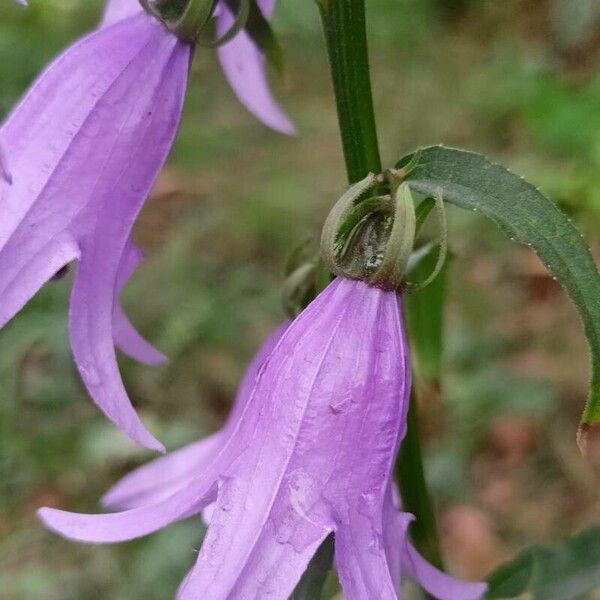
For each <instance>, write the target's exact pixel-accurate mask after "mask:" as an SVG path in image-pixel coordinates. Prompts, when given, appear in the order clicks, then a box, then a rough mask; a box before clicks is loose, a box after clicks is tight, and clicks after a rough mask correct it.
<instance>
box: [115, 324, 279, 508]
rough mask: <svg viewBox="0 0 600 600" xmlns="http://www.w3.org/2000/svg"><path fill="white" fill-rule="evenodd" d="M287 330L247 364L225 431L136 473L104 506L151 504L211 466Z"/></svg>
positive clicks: (132, 506) (273, 336) (117, 489)
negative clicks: (259, 375)
mask: <svg viewBox="0 0 600 600" xmlns="http://www.w3.org/2000/svg"><path fill="white" fill-rule="evenodd" d="M288 326H289V322H285V323H283V324H282V325H280V326H279V327H278V328H277V329H276V330H275V331H274V332H273V333H272V334H271V335H270V336H269V337H268V339H267V340H266V341H265V342H264V344H263V345H262V346H261V348H260V349H259V350H258V352H257V353H256V354H255V356H254V358H253V359H252V361H251V362H250V365H249V366H248V369H247V370H246V373H245V375H244V378H243V379H242V383H241V385H240V387H239V389H238V393H237V395H236V400H235V403H234V406H233V410H232V411H231V414H230V416H229V419H228V423H227V425H226V427H225V429H224V430H222V431H220V432H219V433H217V434H215V435H212V436H210V437H208V438H206V439H204V440H200V441H199V442H196V443H194V444H190V445H189V446H186V447H185V448H182V449H181V450H178V451H176V452H173V453H170V454H169V455H168V456H164V457H161V458H158V459H156V460H154V461H152V462H151V463H149V464H147V465H144V466H143V467H140V468H139V469H136V470H135V471H133V472H132V473H130V474H129V475H127V476H126V477H124V478H123V479H122V480H121V481H120V482H119V483H117V485H116V486H114V487H113V488H112V489H111V490H110V491H109V492H108V493H107V494H106V496H105V497H104V498H103V503H104V505H105V506H107V507H109V508H113V509H116V508H118V509H126V508H127V509H128V508H135V507H137V506H142V505H145V504H152V503H154V502H157V501H158V500H162V499H163V498H164V497H165V496H168V495H169V494H171V493H172V492H173V491H175V490H177V489H179V488H181V487H182V486H184V485H185V484H186V483H187V482H188V480H189V479H190V478H192V477H193V476H194V475H196V474H197V473H201V472H203V471H204V470H205V469H206V467H207V465H210V464H211V463H212V462H213V460H214V457H215V456H216V454H217V453H218V451H219V450H220V448H221V446H222V444H223V443H224V441H225V440H226V439H227V432H228V431H229V430H230V429H231V427H233V426H235V424H236V423H237V421H238V420H239V417H240V415H241V413H242V412H243V410H244V408H245V406H246V403H247V401H248V399H249V397H250V394H251V393H252V388H253V387H254V384H255V382H256V378H257V376H258V373H259V371H260V369H261V368H262V367H263V365H264V363H265V361H266V360H267V358H268V356H269V354H270V353H271V351H272V350H273V348H274V347H275V346H276V345H277V342H278V341H279V339H280V338H281V336H282V335H283V333H284V332H285V330H286V329H287V327H288Z"/></svg>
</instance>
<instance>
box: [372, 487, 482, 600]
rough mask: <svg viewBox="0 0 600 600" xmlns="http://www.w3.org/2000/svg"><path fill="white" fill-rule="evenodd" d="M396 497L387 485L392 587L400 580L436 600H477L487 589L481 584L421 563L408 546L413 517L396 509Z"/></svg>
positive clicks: (387, 540)
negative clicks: (416, 587)
mask: <svg viewBox="0 0 600 600" xmlns="http://www.w3.org/2000/svg"><path fill="white" fill-rule="evenodd" d="M399 506H400V496H399V494H398V490H397V488H396V486H395V484H394V483H390V486H389V489H388V496H387V498H386V503H385V507H384V542H385V547H386V553H387V556H388V561H389V564H390V569H391V572H392V579H393V580H394V583H395V586H396V588H397V587H398V585H399V582H400V580H401V577H404V576H407V577H409V578H410V579H412V580H414V581H415V582H416V583H418V584H419V585H420V586H421V587H422V588H423V589H424V590H426V591H427V592H428V593H429V594H431V596H433V597H434V598H437V600H479V599H480V598H482V597H483V596H484V594H485V592H486V590H487V586H486V584H485V583H470V582H466V581H461V580H460V579H456V578H454V577H451V576H450V575H446V573H443V572H442V571H439V570H438V569H436V568H435V567H433V566H432V565H431V564H430V563H429V562H427V560H425V559H424V558H423V557H422V556H421V555H420V554H419V553H418V552H417V550H416V549H415V548H414V546H413V545H412V544H411V543H410V541H409V537H408V531H407V529H408V525H409V524H410V522H411V521H412V520H414V516H413V515H411V514H409V513H405V512H401V511H400V510H399Z"/></svg>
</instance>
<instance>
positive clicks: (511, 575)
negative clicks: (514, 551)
mask: <svg viewBox="0 0 600 600" xmlns="http://www.w3.org/2000/svg"><path fill="white" fill-rule="evenodd" d="M488 583H489V590H488V593H487V596H486V598H487V599H489V600H500V599H502V600H506V599H510V598H531V599H532V600H575V599H576V598H581V597H583V596H585V595H586V594H588V593H590V592H592V591H595V590H597V589H598V588H600V527H592V528H590V529H587V530H586V531H583V532H581V533H579V534H577V535H576V536H574V537H572V538H570V539H567V540H564V541H562V542H560V543H558V544H553V545H552V546H532V547H530V548H527V549H525V550H523V552H521V553H520V554H519V555H518V556H517V557H516V558H515V559H514V560H513V561H511V562H510V563H507V564H505V565H502V566H501V567H499V568H498V569H496V571H494V572H493V573H492V574H491V575H490V577H489V578H488Z"/></svg>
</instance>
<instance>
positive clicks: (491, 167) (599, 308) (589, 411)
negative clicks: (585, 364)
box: [397, 146, 600, 428]
mask: <svg viewBox="0 0 600 600" xmlns="http://www.w3.org/2000/svg"><path fill="white" fill-rule="evenodd" d="M411 156H412V155H409V156H405V157H404V158H403V159H401V160H400V162H399V163H398V165H397V166H398V167H402V166H403V165H406V164H408V163H409V161H410V159H411ZM406 181H407V182H408V183H409V185H410V187H411V189H412V190H415V191H417V192H420V193H422V194H425V195H426V196H434V195H435V194H441V195H442V197H443V199H444V200H445V201H447V202H451V203H453V204H456V205H457V206H460V207H462V208H466V209H470V210H473V211H478V212H481V213H482V214H484V215H486V216H487V217H489V218H490V219H492V220H493V221H494V222H495V223H496V224H497V225H498V226H499V227H500V229H501V230H502V231H504V233H506V234H507V235H508V236H509V237H510V238H511V239H512V240H514V241H516V242H520V243H522V244H526V245H527V246H530V247H531V248H532V249H533V250H534V251H535V252H536V253H537V254H538V256H539V257H540V259H541V260H542V262H543V263H544V264H545V265H546V267H547V268H548V270H549V271H550V273H551V274H552V275H553V277H555V278H556V279H557V280H558V281H560V283H561V284H562V285H563V286H564V287H565V289H566V291H567V293H568V294H569V296H570V297H571V300H572V301H573V302H574V303H575V306H576V307H577V310H578V311H579V314H580V315H581V318H582V320H583V325H584V328H585V333H586V336H587V339H588V342H589V344H590V348H591V352H592V363H593V365H592V367H593V371H592V384H591V388H592V389H591V394H590V397H589V399H588V402H587V404H586V407H585V410H584V413H583V417H582V424H583V427H584V428H586V427H588V426H590V425H592V424H594V423H598V422H600V275H599V274H598V269H597V268H596V265H595V263H594V259H593V258H592V255H591V253H590V251H589V249H588V247H587V245H586V243H585V241H584V240H583V238H582V236H581V234H580V233H579V232H578V231H577V229H575V227H574V226H573V225H572V224H571V222H570V221H569V219H568V218H567V217H566V216H565V215H564V214H563V213H562V212H560V210H558V208H557V207H556V206H555V205H554V203H553V202H552V201H550V200H548V199H547V198H546V197H544V196H543V195H542V194H541V193H540V191H539V190H537V189H536V188H535V187H534V186H532V185H531V184H529V183H527V182H526V181H524V180H523V179H522V178H520V177H518V176H517V175H514V174H513V173H511V172H510V171H508V170H506V169H505V168H503V167H500V166H498V165H495V164H492V163H491V162H489V161H488V160H487V159H486V158H485V157H483V156H481V155H478V154H474V153H472V152H465V151H463V150H454V149H451V148H444V147H442V146H434V147H430V148H425V149H424V150H422V151H421V157H420V159H419V164H418V166H417V167H415V168H414V169H413V170H412V171H410V173H408V174H407V176H406Z"/></svg>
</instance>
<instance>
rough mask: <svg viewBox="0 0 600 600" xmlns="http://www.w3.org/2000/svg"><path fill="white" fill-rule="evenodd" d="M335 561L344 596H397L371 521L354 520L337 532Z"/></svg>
mask: <svg viewBox="0 0 600 600" xmlns="http://www.w3.org/2000/svg"><path fill="white" fill-rule="evenodd" d="M353 518H355V517H353ZM335 565H336V568H337V570H338V573H339V578H340V583H341V586H342V590H343V591H344V598H346V599H347V600H363V599H364V598H377V599H378V600H397V598H398V593H397V591H396V587H395V586H394V582H393V580H392V578H391V574H390V568H389V566H388V562H387V557H386V554H385V551H384V549H383V544H382V541H381V534H380V533H379V532H377V531H376V530H375V529H373V526H372V525H370V524H366V523H363V524H358V523H353V524H352V527H351V529H350V530H348V529H347V528H342V529H340V530H338V531H337V532H336V535H335Z"/></svg>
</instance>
